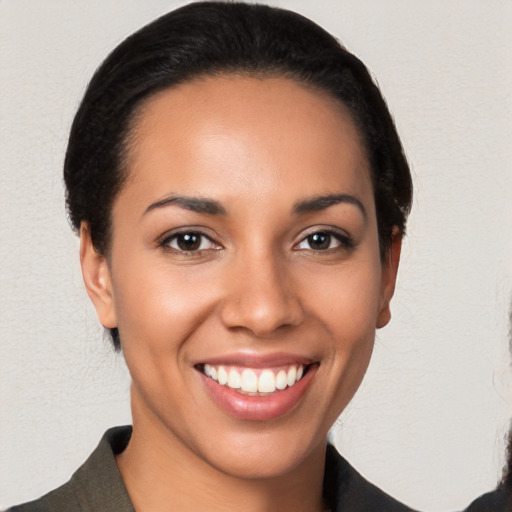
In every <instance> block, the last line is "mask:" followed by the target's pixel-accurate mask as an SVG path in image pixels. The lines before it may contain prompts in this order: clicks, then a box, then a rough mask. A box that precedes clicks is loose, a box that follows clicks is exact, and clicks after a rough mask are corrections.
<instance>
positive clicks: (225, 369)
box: [198, 363, 311, 396]
mask: <svg viewBox="0 0 512 512" xmlns="http://www.w3.org/2000/svg"><path fill="white" fill-rule="evenodd" d="M310 367H311V365H310V364H309V365H305V364H290V365H286V366H283V367H278V368H244V367H240V366H231V365H213V364H207V363H205V364H201V365H198V370H200V371H202V373H203V374H204V375H206V377H209V378H210V379H212V380H213V381H215V382H216V383H218V384H220V385H221V386H226V387H228V388H230V389H233V390H235V391H237V392H238V393H240V394H242V395H247V396H268V395H271V394H273V393H275V392H276V391H277V392H279V391H284V390H285V389H287V388H291V387H293V386H295V385H296V384H297V382H299V381H300V380H301V379H302V378H303V377H304V376H305V375H306V374H307V372H308V370H309V368H310Z"/></svg>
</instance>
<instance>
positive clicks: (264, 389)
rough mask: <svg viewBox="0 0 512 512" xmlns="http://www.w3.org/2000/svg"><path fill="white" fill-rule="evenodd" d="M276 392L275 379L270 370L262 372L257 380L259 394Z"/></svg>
mask: <svg viewBox="0 0 512 512" xmlns="http://www.w3.org/2000/svg"><path fill="white" fill-rule="evenodd" d="M275 390H276V377H275V375H274V374H273V373H272V372H271V371H270V370H263V371H262V372H261V375H260V378H259V379H258V391H259V392H260V393H273V392H274V391H275Z"/></svg>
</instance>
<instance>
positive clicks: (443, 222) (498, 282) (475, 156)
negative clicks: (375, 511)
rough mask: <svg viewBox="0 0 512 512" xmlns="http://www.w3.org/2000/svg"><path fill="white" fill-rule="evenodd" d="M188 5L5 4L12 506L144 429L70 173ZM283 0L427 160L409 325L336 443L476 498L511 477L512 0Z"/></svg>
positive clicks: (2, 471) (445, 495)
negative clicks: (96, 113) (505, 469)
mask: <svg viewBox="0 0 512 512" xmlns="http://www.w3.org/2000/svg"><path fill="white" fill-rule="evenodd" d="M182 3H184V2H179V1H164V0H144V1H142V0H139V1H135V0H88V1H87V2H78V1H77V2H74V1H70V0H0V34H1V39H0V73H1V77H0V81H1V82H0V83H1V94H0V101H1V103H0V134H1V135H0V152H1V155H2V156H1V160H0V166H1V167H0V194H1V196H0V216H1V217H0V347H1V348H0V385H1V387H0V389H1V395H0V418H1V419H0V508H2V507H5V506H7V505H8V504H12V503H14V502H19V501H22V500H23V501H24V500H27V499H29V498H34V497H37V496H39V495H40V494H41V493H43V492H44V491H47V490H49V489H50V488H52V487H55V486H56V485H57V484H59V483H61V482H62V481H64V480H65V479H67V478H68V477H69V475H70V474H71V472H72V471H73V470H74V469H75V468H76V467H77V466H78V465H79V463H80V462H81V461H82V460H83V459H84V458H85V456H86V455H87V454H88V453H89V452H90V451H91V450H92V448H93V447H94V446H95V444H96V442H97V441H98V439H99V437H100V435H101V434H102V432H103V431H104V430H105V429H106V428H107V427H109V426H111V425H115V424H121V423H126V422H129V421H130V414H129V405H128V386H129V381H128V378H127V375H126V371H125V369H124V363H123V361H122V359H120V358H119V357H117V356H115V355H113V354H112V353H111V351H110V348H109V346H108V344H107V343H106V342H105V341H104V340H103V337H102V332H101V330H100V328H99V327H98V325H97V321H96V319H95V315H94V312H93V310H92V308H91V306H90V305H89V303H88V299H87V298H86V295H85V292H84V291H83V290H82V284H81V277H80V272H79V266H78V255H77V248H78V242H77V240H76V239H75V238H74V237H73V235H72V234H71V231H70V230H69V228H68V226H67V224H66V220H65V213H64V206H63V187H62V183H61V167H62V160H63V153H64V149H65V144H66V135H67V131H68V129H69V126H70V123H71V119H72V116H73V113H74V111H75V109H76V107H77V103H78V101H79V99H80V97H81V95H82V93H83V91H84V88H85V85H86V82H87V80H88V78H89V77H90V75H91V73H92V72H93V70H94V69H95V67H96V66H97V65H98V64H99V62H100V60H101V59H102V58H103V57H104V56H105V55H106V53H107V52H108V51H109V50H110V49H112V48H113V46H114V45H115V44H116V43H118V42H120V41H121V39H122V38H123V37H124V36H126V35H128V34H129V33H130V32H132V31H133V30H134V29H136V28H138V27H139V26H141V25H142V24H144V23H145V22H147V21H149V20H151V19H153V18H154V17H156V16H157V15H159V14H162V13H164V12H166V11H167V10H169V9H171V8H172V7H175V6H178V5H181V4H182ZM270 3H272V4H275V5H280V6H283V7H288V8H292V9H295V10H297V11H299V12H302V13H304V14H305V15H307V16H309V17H311V18H313V19H314V20H316V21H318V22H319V23H320V24H322V25H323V26H325V27H326V28H327V29H328V30H330V31H331V32H333V33H335V34H336V35H338V36H339V37H340V39H341V40H342V41H343V42H344V43H345V44H346V46H348V48H349V49H351V50H352V51H354V52H355V53H356V54H357V55H358V56H359V57H361V58H362V59H363V61H365V62H366V63H367V65H368V66H369V67H370V68H371V69H372V70H373V72H374V74H375V75H376V77H377V78H378V81H379V83H380V85H381V87H382V89H383V91H384V94H385V96H386V98H387V99H388V102H389V105H390V107H391V110H392V111H393V113H394V115H395V117H396V122H397V125H398V128H399V131H400V133H401V135H402V137H403V142H404V145H405V148H406V151H407V154H408V156H409V158H410V161H411V163H412V167H413V170H414V178H415V185H416V198H415V205H414V210H413V214H412V218H411V222H410V228H409V236H408V238H407V240H406V242H405V247H404V255H403V264H402V267H401V271H400V275H399V285H398V288H397V293H396V299H395V301H394V308H393V310H394V319H393V321H392V323H391V325H390V326H388V327H387V328H386V329H384V330H383V331H381V332H379V334H378V339H377V344H376V352H375V356H374V359H373V361H372V364H371V366H370V369H369V373H368V375H367V378H366V380H365V382H364V384H363V386H362V389H361V390H360V392H359V393H358V395H357V396H356V398H355V400H354V402H353V403H352V404H351V405H350V406H349V408H348V410H347V411H346V412H345V413H344V415H343V417H342V419H341V420H340V422H339V423H340V424H339V425H338V426H337V427H336V429H335V431H334V434H333V435H334V439H335V440H336V443H337V445H338V447H339V448H340V450H341V451H342V452H343V453H344V454H345V455H346V456H347V457H348V458H349V460H351V461H352V463H353V464H354V465H355V466H356V467H357V468H358V469H359V470H360V471H361V472H362V473H363V474H364V475H365V476H366V477H367V478H369V479H371V480H373V481H374V482H375V483H377V484H378V485H379V486H381V487H383V488H384V489H385V490H387V491H388V492H390V493H392V494H394V495H396V496H397V497H399V498H401V499H402V500H404V501H406V502H408V503H410V504H411V505H413V506H415V507H418V508H422V509H427V510H453V509H457V508H459V509H460V508H462V507H463V506H464V505H466V504H467V502H468V501H470V500H471V499H472V498H473V497H474V496H475V495H476V494H478V493H481V492H483V491H486V490H488V489H490V488H491V487H493V485H494V483H495V482H496V481H497V479H498V477H499V474H500V469H501V466H502V462H503V460H502V453H503V446H504V443H503V435H504V432H505V431H506V429H507V425H508V421H509V418H510V415H511V414H510V412H511V410H512V409H511V405H512V385H511V382H512V375H511V372H510V367H509V357H508V347H507V329H508V327H507V311H508V303H509V299H510V295H511V284H512V258H511V255H512V207H511V204H512V201H511V199H512V171H511V162H512V154H511V153H512V150H511V148H512V144H511V143H510V141H511V139H510V136H511V135H512V126H511V117H510V114H511V90H510V83H511V79H512V76H511V75H512V65H511V62H512V61H511V53H512V52H511V46H512V45H511V43H512V37H511V36H510V33H511V32H510V27H511V26H512V3H511V2H510V1H508V0H493V1H492V2H487V1H484V0H459V1H456V0H448V1H446V0H443V1H440V0H429V2H419V1H411V0H386V1H384V0H383V1H377V0H375V1H372V0H342V1H340V0H325V1H320V2H319V1H312V0H290V1H286V0H281V1H277V0H276V1H273V2H270Z"/></svg>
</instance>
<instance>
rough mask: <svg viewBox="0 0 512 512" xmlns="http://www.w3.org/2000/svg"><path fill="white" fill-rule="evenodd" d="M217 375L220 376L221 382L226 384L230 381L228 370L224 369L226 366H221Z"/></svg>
mask: <svg viewBox="0 0 512 512" xmlns="http://www.w3.org/2000/svg"><path fill="white" fill-rule="evenodd" d="M217 376H218V378H219V384H222V385H223V386H225V385H226V384H227V383H228V372H227V371H226V370H224V367H223V366H221V367H220V368H219V371H218V372H217Z"/></svg>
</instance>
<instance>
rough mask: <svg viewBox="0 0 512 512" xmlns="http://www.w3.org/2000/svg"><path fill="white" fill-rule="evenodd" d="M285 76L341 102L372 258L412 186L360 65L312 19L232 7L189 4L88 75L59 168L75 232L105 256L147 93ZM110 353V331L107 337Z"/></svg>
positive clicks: (406, 205)
mask: <svg viewBox="0 0 512 512" xmlns="http://www.w3.org/2000/svg"><path fill="white" fill-rule="evenodd" d="M226 73H242V74H248V75H252V76H263V77H266V76H284V77H289V78H292V79H294V80H296V81H298V82H300V83H303V84H305V85H307V86H310V87H312V88H314V89H316V90H319V91H322V92H324V93H327V94H329V95H330V96H332V97H334V98H336V99H337V100H339V101H340V102H342V103H343V104H344V105H345V107H346V108H347V109H348V111H349V112H350V114H351V116H352V118H353V120H354V122H355V123H356V126H357V127H358V129H359V131H360V133H361V136H362V139H363V142H364V145H365V149H366V154H367V157H368V161H369V164H370V171H371V177H372V183H373V188H374V197H375V205H376V211H377V223H378V232H379V243H380V250H381V257H382V258H384V257H385V255H386V254H387V250H388V249H389V246H390V243H391V238H392V232H393V229H394V228H395V227H397V228H398V230H399V232H400V233H402V234H403V233H404V231H405V223H406V219H407V215H408V213H409V210H410V207H411V201H412V180H411V174H410V170H409V166H408V164H407V160H406V158H405V156H404V152H403V149H402V145H401V142H400V139H399V137H398V134H397V131H396V128H395V125H394V122H393V119H392V117H391V115H390V113H389V110H388V108H387V106H386V103H385V100H384V98H383V97H382V95H381V93H380V91H379V89H378V87H377V86H376V84H375V83H374V81H373V80H372V78H371V76H370V73H369V72H368V70H367V69H366V67H365V65H364V64H363V63H362V62H361V61H360V60H359V59H358V58H357V57H355V56H354V55H352V54H351V53H349V52H348V51H347V50H346V49H345V48H344V47H343V46H342V45H341V44H340V43H339V42H338V41H337V40H336V39H335V38H334V37H333V36H331V35H330V34H329V33H328V32H326V31H325V30H324V29H322V28H321V27H319V26H318V25H316V24H315V23H314V22H312V21H311V20H309V19H307V18H305V17H303V16H301V15H299V14H297V13H294V12H291V11H288V10H284V9H280V8H276V7H270V6H267V5H261V4H247V3H240V2H197V3H192V4H189V5H186V6H184V7H181V8H179V9H176V10H174V11H172V12H169V13H168V14H166V15H164V16H162V17H160V18H158V19H157V20H155V21H154V22H152V23H150V24H149V25H146V26H145V27H143V28H142V29H140V30H139V31H137V32H135V33H134V34H133V35H131V36H129V37H128V38H127V39H125V40H124V41H123V42H122V43H121V44H120V45H119V46H118V47H117V48H116V49H115V50H114V51H113V52H112V53H111V54H110V55H109V56H108V57H107V58H106V60H105V61H104V62H103V64H102V65H101V66H100V67H99V68H98V70H97V71H96V73H95V74H94V76H93V78H92V80H91V82H90V83H89V86H88V88H87V90H86V92H85V95H84V98H83V100H82V102H81V104H80V107H79V109H78V112H77V114H76V116H75V119H74V122H73V125H72V128H71V133H70V137H69V144H68V149H67V153H66V159H65V163H64V180H65V184H66V190H67V195H66V202H67V209H68V213H69V217H70V221H71V224H72V226H73V227H74V229H75V230H77V231H78V229H79V227H80V224H81V222H82V221H86V222H87V223H88V224H89V228H90V234H91V239H92V242H93V244H94V247H95V249H96V250H97V251H98V252H100V253H103V254H107V253H108V250H109V244H110V238H111V233H110V230H111V210H112V205H113V202H114V200H115V198H116V196H117V194H118V192H119V191H120V190H121V188H122V187H123V184H124V181H125V179H126V175H127V170H126V169H125V166H124V162H125V156H126V152H127V146H128V144H127V140H128V135H129V134H130V128H131V126H132V120H133V119H134V115H135V114H136V112H137V107H139V106H140V105H141V102H142V101H143V100H146V99H147V98H148V97H149V96H150V95H153V94H155V93H156V92H158V91H161V90H162V89H165V88H169V87H173V86H175V85H177V84H180V83H183V82H186V81H190V80H192V79H195V78H199V77H204V76H215V75H221V74H226ZM111 334H112V337H113V340H114V345H115V346H116V347H117V348H119V343H120V341H119V335H118V333H117V330H115V329H114V330H112V332H111Z"/></svg>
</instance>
